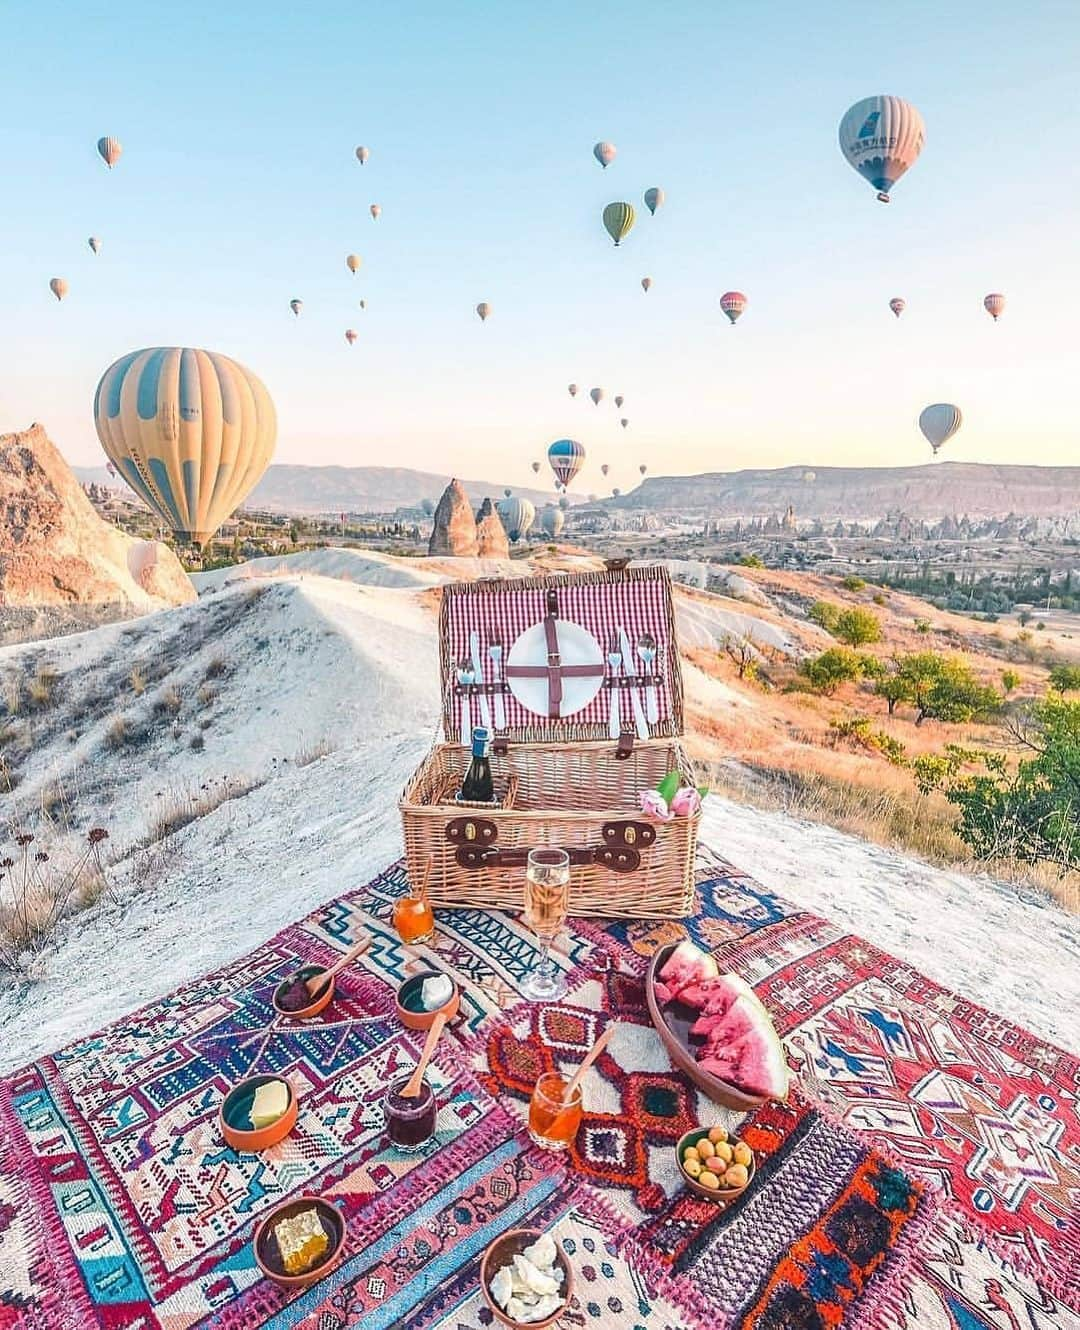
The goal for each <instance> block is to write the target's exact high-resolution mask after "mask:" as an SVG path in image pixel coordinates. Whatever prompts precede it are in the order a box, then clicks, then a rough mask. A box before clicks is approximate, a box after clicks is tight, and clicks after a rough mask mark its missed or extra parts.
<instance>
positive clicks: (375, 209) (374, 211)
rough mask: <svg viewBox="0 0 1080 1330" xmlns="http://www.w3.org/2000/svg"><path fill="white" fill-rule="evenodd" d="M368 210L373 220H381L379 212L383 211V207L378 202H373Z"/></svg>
mask: <svg viewBox="0 0 1080 1330" xmlns="http://www.w3.org/2000/svg"><path fill="white" fill-rule="evenodd" d="M368 212H369V213H371V220H372V221H373V222H377V221H378V220H379V214H380V213H381V212H382V208H381V207H380V205H379V204H378V203H373V204H372V205H371V207H370V208H369V209H368Z"/></svg>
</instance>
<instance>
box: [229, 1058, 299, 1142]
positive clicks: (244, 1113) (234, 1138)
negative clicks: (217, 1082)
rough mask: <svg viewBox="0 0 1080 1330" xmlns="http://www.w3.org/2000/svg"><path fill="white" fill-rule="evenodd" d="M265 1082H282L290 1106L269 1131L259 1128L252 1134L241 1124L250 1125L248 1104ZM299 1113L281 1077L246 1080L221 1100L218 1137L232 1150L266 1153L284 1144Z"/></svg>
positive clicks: (271, 1125)
mask: <svg viewBox="0 0 1080 1330" xmlns="http://www.w3.org/2000/svg"><path fill="white" fill-rule="evenodd" d="M267 1081H284V1082H285V1084H286V1085H288V1086H289V1106H288V1107H287V1108H286V1110H285V1112H284V1113H283V1114H282V1115H281V1117H280V1118H278V1120H277V1121H276V1122H273V1123H271V1124H270V1126H269V1127H260V1128H259V1129H258V1130H255V1129H254V1128H252V1127H245V1126H242V1125H240V1124H242V1123H244V1122H250V1121H251V1119H250V1118H249V1117H248V1113H249V1111H250V1109H251V1101H252V1100H253V1099H254V1097H255V1091H256V1090H257V1089H258V1088H259V1086H260V1085H265V1084H266V1082H267ZM299 1111H300V1104H299V1101H298V1099H297V1097H296V1091H295V1090H294V1089H293V1087H292V1086H291V1085H289V1082H288V1081H287V1080H285V1077H284V1076H248V1077H247V1079H246V1080H243V1081H241V1082H240V1083H239V1084H238V1085H234V1086H233V1088H232V1089H231V1090H230V1091H229V1093H228V1094H227V1095H226V1096H225V1098H224V1099H223V1100H222V1103H221V1107H220V1108H219V1109H218V1122H219V1124H220V1126H221V1134H222V1136H224V1137H225V1140H226V1142H227V1143H228V1144H229V1145H231V1146H232V1148H233V1149H234V1150H245V1151H249V1152H250V1151H255V1150H266V1149H268V1148H269V1147H270V1146H271V1145H277V1143H278V1141H283V1140H284V1139H285V1137H286V1136H288V1134H289V1132H291V1131H292V1129H293V1128H294V1127H295V1126H296V1117H297V1114H298V1113H299Z"/></svg>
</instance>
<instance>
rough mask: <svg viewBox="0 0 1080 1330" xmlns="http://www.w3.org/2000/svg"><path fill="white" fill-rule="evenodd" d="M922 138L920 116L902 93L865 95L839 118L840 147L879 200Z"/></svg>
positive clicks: (912, 160) (904, 168) (911, 161)
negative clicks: (895, 95) (899, 95)
mask: <svg viewBox="0 0 1080 1330" xmlns="http://www.w3.org/2000/svg"><path fill="white" fill-rule="evenodd" d="M925 142H926V126H925V125H924V124H923V118H922V116H921V115H920V114H919V113H918V111H916V109H915V108H914V106H912V105H911V103H910V102H905V101H904V99H903V98H902V97H885V96H880V97H864V98H863V100H862V101H861V102H856V103H855V105H854V106H852V107H851V108H850V109H849V110H848V112H847V113H846V114H845V116H844V118H843V120H841V121H840V151H841V152H842V153H843V154H844V156H845V157H846V158H847V159H848V161H849V162H850V163H851V165H852V166H853V167H854V169H855V170H856V171H858V173H859V174H860V175H861V176H862V178H863V179H864V180H865V181H866V182H867V183H868V184H869V185H870V186H871V187H872V188H873V189H876V190H877V196H878V198H879V199H880V200H881V202H882V203H888V201H889V190H890V189H892V187H893V185H895V184H896V182H897V181H898V180H899V179H900V177H901V176H902V175H903V174H904V172H905V171H907V170H908V168H909V167H911V166H914V164H915V160H916V158H917V157H918V155H919V153H920V152H922V148H923V144H924V143H925Z"/></svg>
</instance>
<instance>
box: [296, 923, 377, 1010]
mask: <svg viewBox="0 0 1080 1330" xmlns="http://www.w3.org/2000/svg"><path fill="white" fill-rule="evenodd" d="M370 946H371V934H370V933H365V934H364V936H363V937H362V938H361V939H360V941H359V942H355V943H353V945H352V946H351V947H350V948H349V950H348V951H347V952H346V953H345V955H344V956H342V957H341V959H340V960H337V961H335V962H334V964H333V965H331V967H330V968H329V970H323V972H322V973H321V974H313V975H312V976H311V978H310V979H305V980H304V987H305V988H306V989H307V991H308V993H309V994H310V995H311V996H312V997H313V998H317V997H321V996H322V994H323V993H325V992H326V985H327V984H328V983H329V982H330V980H331V979H333V977H334V975H336V974H337V973H338V972H339V971H341V970H344V968H345V967H346V965H349V964H351V963H352V962H353V961H354V960H356V958H357V956H362V955H363V954H364V952H365V951H367V949H368V947H370Z"/></svg>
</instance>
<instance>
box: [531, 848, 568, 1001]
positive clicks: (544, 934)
mask: <svg viewBox="0 0 1080 1330" xmlns="http://www.w3.org/2000/svg"><path fill="white" fill-rule="evenodd" d="M569 907H570V856H569V855H568V854H567V853H566V851H565V850H560V849H554V848H550V849H549V848H543V849H538V850H530V851H529V858H528V863H527V866H526V869H525V922H526V924H527V925H528V926H529V927H530V928H531V929H532V931H533V932H534V933H535V934H536V936H537V937H538V938H539V939H540V942H541V944H542V946H541V952H540V960H539V963H538V964H537V965H536V966H535V967H534V968H533V969H532V970H530V971H529V973H528V974H527V975H526V976H525V980H524V982H523V983H522V985H521V991H522V993H523V994H524V996H525V997H527V998H531V999H532V1000H533V1001H535V1002H555V1001H557V1000H558V999H559V998H561V997H562V996H563V995H564V994H565V993H566V979H565V977H564V976H563V974H562V973H561V971H560V970H559V968H558V966H557V965H556V964H555V962H554V961H553V960H552V958H551V944H552V943H553V942H554V941H555V939H556V938H557V937H558V935H559V933H561V932H562V929H563V926H564V925H565V923H566V916H567V914H568V912H569Z"/></svg>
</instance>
